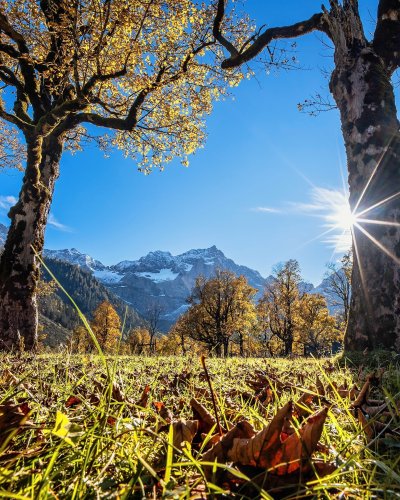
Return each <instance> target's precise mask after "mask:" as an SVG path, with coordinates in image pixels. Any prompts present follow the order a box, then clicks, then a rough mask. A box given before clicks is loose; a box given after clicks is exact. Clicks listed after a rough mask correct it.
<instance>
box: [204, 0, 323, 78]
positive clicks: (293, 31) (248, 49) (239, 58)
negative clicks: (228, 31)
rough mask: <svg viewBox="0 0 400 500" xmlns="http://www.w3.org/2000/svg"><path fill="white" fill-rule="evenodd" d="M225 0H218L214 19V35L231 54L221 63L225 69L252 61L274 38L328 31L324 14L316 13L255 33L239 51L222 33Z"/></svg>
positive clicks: (294, 36)
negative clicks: (306, 17) (258, 34)
mask: <svg viewBox="0 0 400 500" xmlns="http://www.w3.org/2000/svg"><path fill="white" fill-rule="evenodd" d="M225 1H226V0H218V5H217V14H216V16H215V19H214V27H213V35H214V37H215V39H216V40H218V41H219V43H220V44H221V45H222V46H223V47H225V48H226V49H227V51H228V52H229V54H230V57H229V58H228V59H225V60H224V61H223V62H222V64H221V67H222V68H224V69H228V68H235V67H237V66H240V65H241V64H243V63H245V62H247V61H250V59H253V58H254V57H255V56H256V55H258V54H259V53H260V52H261V51H262V50H263V49H264V47H266V46H268V44H270V43H271V42H272V41H273V40H277V39H282V38H296V37H299V36H302V35H305V34H306V33H311V32H312V31H315V30H319V31H323V32H325V33H326V32H327V27H326V26H325V22H324V19H323V14H322V13H319V14H314V15H313V16H312V17H310V19H307V20H306V21H301V22H299V23H295V24H292V25H291V26H281V27H276V28H269V29H267V30H265V31H264V32H263V33H262V34H261V35H260V36H257V35H255V36H254V37H251V38H250V39H249V40H248V41H247V42H245V43H244V45H243V48H242V50H241V51H239V50H237V49H236V48H235V47H234V46H233V45H232V44H231V43H230V42H229V40H227V39H226V38H225V37H224V36H223V35H222V33H221V23H222V20H223V17H224V11H225ZM252 40H253V41H252ZM250 41H252V43H250V44H249V42H250ZM243 49H245V50H243Z"/></svg>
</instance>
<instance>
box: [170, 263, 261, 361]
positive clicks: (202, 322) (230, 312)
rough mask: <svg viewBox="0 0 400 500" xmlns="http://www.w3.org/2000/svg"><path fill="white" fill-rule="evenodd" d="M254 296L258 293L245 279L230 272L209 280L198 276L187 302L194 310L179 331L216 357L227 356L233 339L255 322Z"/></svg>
mask: <svg viewBox="0 0 400 500" xmlns="http://www.w3.org/2000/svg"><path fill="white" fill-rule="evenodd" d="M255 294H256V289H255V288H253V287H251V286H250V285H249V284H248V283H247V280H246V278H245V277H244V276H239V277H237V276H235V274H233V273H231V272H229V271H217V272H216V274H215V276H214V277H211V278H209V279H206V278H204V277H203V276H199V277H198V278H197V279H196V283H195V286H194V288H193V290H192V293H191V295H190V296H189V299H188V302H189V304H190V305H191V307H190V308H189V309H188V310H187V312H186V313H185V314H184V315H183V316H182V319H181V323H180V325H179V328H180V329H181V328H184V329H185V330H186V332H187V335H189V336H190V337H191V338H193V339H194V340H197V341H200V342H202V343H204V344H205V345H206V346H207V348H208V349H209V350H212V351H213V352H214V353H215V354H216V355H217V356H221V355H224V356H227V355H228V350H229V342H230V340H231V338H232V336H233V335H234V334H235V333H237V332H240V331H245V330H246V329H247V328H251V326H252V325H253V324H254V323H255V321H256V314H255V306H254V304H253V298H254V295H255ZM182 323H183V324H182Z"/></svg>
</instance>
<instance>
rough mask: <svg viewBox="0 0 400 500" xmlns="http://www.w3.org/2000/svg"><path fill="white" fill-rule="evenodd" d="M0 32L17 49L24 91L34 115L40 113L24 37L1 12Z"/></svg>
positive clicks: (39, 104) (35, 85) (35, 82)
mask: <svg viewBox="0 0 400 500" xmlns="http://www.w3.org/2000/svg"><path fill="white" fill-rule="evenodd" d="M0 30H1V31H2V32H3V33H4V34H5V35H7V36H8V37H9V38H10V39H11V40H13V41H14V42H15V43H16V44H17V47H18V49H19V56H18V62H19V65H20V68H21V73H22V76H23V78H24V82H25V91H26V94H27V95H28V96H29V100H30V102H31V104H32V106H33V108H34V111H35V112H36V113H40V111H41V102H40V98H39V94H38V92H37V81H36V77H35V69H34V65H33V64H32V62H31V61H30V54H29V49H28V46H27V44H26V42H25V39H24V37H23V36H22V35H21V34H20V33H19V32H18V31H17V30H15V29H14V28H13V27H12V26H11V25H10V23H9V22H8V19H7V17H6V16H5V14H4V13H3V12H0Z"/></svg>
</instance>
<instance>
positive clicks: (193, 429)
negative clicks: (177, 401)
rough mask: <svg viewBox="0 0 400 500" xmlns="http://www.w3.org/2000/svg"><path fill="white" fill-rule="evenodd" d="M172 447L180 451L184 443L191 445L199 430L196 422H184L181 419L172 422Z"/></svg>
mask: <svg viewBox="0 0 400 500" xmlns="http://www.w3.org/2000/svg"><path fill="white" fill-rule="evenodd" d="M171 425H172V429H173V445H174V447H175V448H177V449H179V450H181V449H182V447H183V444H184V443H185V442H187V443H191V442H192V441H193V438H194V436H195V435H196V434H197V431H198V428H199V421H198V420H185V419H183V418H181V419H179V420H177V421H176V422H173V423H172V424H171Z"/></svg>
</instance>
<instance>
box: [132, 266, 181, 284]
mask: <svg viewBox="0 0 400 500" xmlns="http://www.w3.org/2000/svg"><path fill="white" fill-rule="evenodd" d="M135 275H136V276H139V277H140V278H147V279H149V280H151V281H154V283H160V282H162V281H173V280H174V279H176V278H177V277H178V276H179V273H174V272H173V271H172V269H168V268H163V269H160V270H159V271H156V272H154V273H150V272H148V271H145V272H142V273H135Z"/></svg>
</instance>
